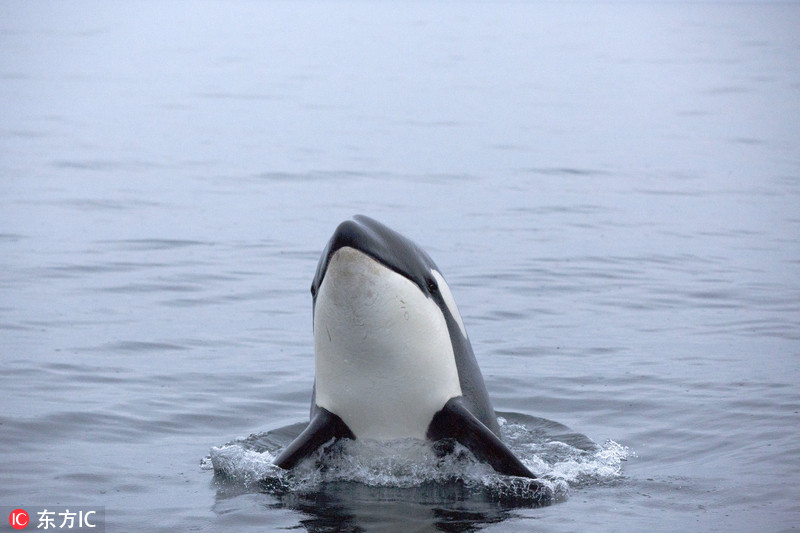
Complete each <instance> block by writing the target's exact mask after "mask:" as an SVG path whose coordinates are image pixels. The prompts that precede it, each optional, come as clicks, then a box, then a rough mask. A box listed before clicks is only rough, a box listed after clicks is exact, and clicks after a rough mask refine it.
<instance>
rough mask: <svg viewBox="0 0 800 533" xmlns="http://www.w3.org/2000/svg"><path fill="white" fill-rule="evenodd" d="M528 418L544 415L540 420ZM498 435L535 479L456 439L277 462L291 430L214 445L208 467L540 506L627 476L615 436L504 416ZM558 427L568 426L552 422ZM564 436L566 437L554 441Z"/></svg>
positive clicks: (369, 446) (293, 488) (243, 477)
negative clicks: (596, 437) (592, 435)
mask: <svg viewBox="0 0 800 533" xmlns="http://www.w3.org/2000/svg"><path fill="white" fill-rule="evenodd" d="M529 418H530V420H534V421H541V420H542V419H534V418H532V417H529ZM499 421H500V423H501V435H502V437H503V439H504V440H505V441H506V443H507V444H508V445H509V446H510V448H511V449H512V451H513V452H514V453H515V454H516V455H517V456H518V457H519V458H520V459H521V460H522V462H523V463H524V464H525V465H526V466H527V467H528V468H529V469H530V470H531V471H532V472H533V473H534V474H535V475H536V476H537V478H538V479H537V480H535V481H534V480H529V479H526V478H517V477H511V476H503V475H500V474H497V473H496V472H495V471H494V470H493V469H492V468H491V467H490V466H489V465H487V464H485V463H481V462H480V461H478V460H476V459H475V457H474V456H473V455H472V454H471V453H470V451H469V450H467V449H466V448H464V447H463V446H461V445H459V444H456V445H455V447H454V449H453V451H452V452H451V453H448V454H446V455H441V454H438V453H437V452H436V451H435V450H434V448H433V447H432V446H431V445H430V443H428V442H425V441H420V440H416V439H402V440H394V441H389V442H376V441H369V440H355V441H352V440H341V441H339V442H336V443H334V444H332V445H329V446H327V447H325V448H324V449H320V450H318V451H317V452H316V453H315V454H314V455H312V456H311V457H309V458H308V459H306V460H304V461H302V462H301V463H300V464H298V465H297V466H296V467H295V468H294V469H292V470H283V469H281V468H279V467H277V466H275V465H274V464H272V463H273V461H274V459H275V457H277V455H278V454H279V453H280V450H281V449H282V448H283V447H284V446H285V445H286V444H287V443H288V442H286V441H287V437H288V436H289V433H291V432H284V434H282V435H281V434H279V432H280V431H281V430H277V431H276V432H266V433H260V434H253V435H250V436H249V437H247V438H240V439H237V440H235V441H233V442H230V443H228V444H225V445H223V446H219V447H214V448H212V449H211V451H210V454H209V456H208V457H206V458H205V459H204V460H203V463H202V464H203V467H204V468H206V469H209V470H210V469H212V468H213V470H214V473H215V476H216V479H217V481H219V482H220V483H224V484H226V485H227V486H229V487H230V486H238V487H239V488H240V489H243V490H249V491H259V492H267V493H271V494H275V495H279V496H281V495H286V494H301V495H307V494H312V493H315V492H318V491H320V490H323V489H324V487H325V486H326V485H330V484H342V483H345V484H352V483H355V484H360V485H363V486H365V487H375V488H389V489H418V488H423V487H428V486H431V485H438V486H440V487H441V488H444V487H448V486H450V487H451V488H452V486H454V485H457V486H458V487H460V489H459V490H462V491H463V490H466V491H473V492H478V493H481V494H483V495H484V496H487V497H489V498H490V499H492V500H500V501H505V502H510V501H512V500H513V502H514V503H516V504H524V505H542V504H547V503H552V502H556V501H561V500H564V499H566V498H567V497H568V495H569V491H570V488H572V487H582V486H587V485H596V484H605V483H609V482H611V481H614V480H616V479H619V478H620V477H621V476H622V463H623V462H624V461H625V460H626V459H627V458H628V456H629V450H628V448H627V447H625V446H622V445H620V444H618V443H616V442H614V441H607V442H606V443H604V444H603V445H602V446H598V445H596V444H595V443H593V442H592V441H591V440H589V439H588V438H587V437H585V436H583V435H580V434H575V433H566V434H562V435H552V434H546V433H547V432H545V431H544V430H543V428H542V427H541V425H542V424H541V423H540V424H539V426H540V427H536V426H529V425H526V424H523V423H519V422H507V421H506V420H505V419H504V418H500V420H499ZM551 426H552V427H554V428H559V429H560V428H563V426H560V425H559V424H556V423H551ZM559 437H563V440H557V439H558V438H559Z"/></svg>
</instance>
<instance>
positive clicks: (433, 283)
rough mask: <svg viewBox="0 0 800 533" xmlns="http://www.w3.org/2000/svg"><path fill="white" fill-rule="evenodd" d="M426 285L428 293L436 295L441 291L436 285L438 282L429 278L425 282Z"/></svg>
mask: <svg viewBox="0 0 800 533" xmlns="http://www.w3.org/2000/svg"><path fill="white" fill-rule="evenodd" d="M425 284H426V285H427V286H428V291H430V292H431V293H434V292H436V291H438V290H439V285H437V284H436V280H434V279H433V278H428V279H426V280H425Z"/></svg>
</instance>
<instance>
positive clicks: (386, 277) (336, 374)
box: [314, 247, 461, 440]
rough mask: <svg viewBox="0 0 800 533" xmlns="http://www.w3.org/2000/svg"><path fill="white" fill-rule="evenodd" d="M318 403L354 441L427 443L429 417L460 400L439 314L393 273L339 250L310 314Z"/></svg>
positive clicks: (357, 254) (447, 335)
mask: <svg viewBox="0 0 800 533" xmlns="http://www.w3.org/2000/svg"><path fill="white" fill-rule="evenodd" d="M314 351H315V365H316V402H317V405H318V406H319V407H322V408H325V409H327V410H328V411H330V412H332V413H335V414H336V415H338V416H339V417H340V418H341V419H342V420H343V421H344V423H345V424H346V425H347V426H348V427H349V428H350V429H351V430H352V431H353V433H354V434H355V435H356V436H357V437H358V438H371V439H378V440H388V439H397V438H407V437H415V438H421V439H422V438H425V436H426V432H427V428H428V425H429V424H430V421H431V419H432V417H433V416H434V414H435V413H436V412H438V411H439V410H440V409H441V408H442V406H443V405H444V404H445V403H447V401H448V400H449V399H451V398H454V397H457V396H460V395H461V388H460V385H459V379H458V371H457V369H456V364H455V358H454V354H453V348H452V345H451V343H450V333H449V331H448V328H447V322H446V320H445V318H444V316H443V315H442V312H441V309H440V308H439V307H438V306H437V305H436V303H435V302H434V301H433V300H432V299H430V298H428V297H427V296H426V295H425V294H423V293H422V291H421V290H420V289H419V287H417V285H415V284H414V283H412V282H411V281H409V280H408V279H406V278H405V277H403V276H401V275H400V274H398V273H397V272H394V271H393V270H391V269H389V268H387V267H385V266H383V265H382V264H380V263H379V262H377V261H376V260H374V259H372V258H371V257H369V256H368V255H366V254H364V253H362V252H359V251H357V250H355V249H353V248H349V247H344V248H341V249H339V250H337V251H336V252H335V254H334V255H333V257H332V258H331V260H330V263H329V265H328V271H327V272H326V274H325V278H324V279H323V282H322V285H321V286H320V287H319V291H318V292H317V297H316V306H315V311H314Z"/></svg>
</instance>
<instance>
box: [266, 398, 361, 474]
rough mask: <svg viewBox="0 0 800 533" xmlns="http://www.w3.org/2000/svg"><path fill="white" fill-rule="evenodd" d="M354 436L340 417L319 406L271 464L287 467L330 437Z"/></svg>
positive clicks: (347, 437)
mask: <svg viewBox="0 0 800 533" xmlns="http://www.w3.org/2000/svg"><path fill="white" fill-rule="evenodd" d="M355 438H356V437H355V435H354V434H353V432H352V431H350V428H349V427H347V424H345V423H344V421H342V419H341V418H339V417H338V416H336V415H335V414H333V413H331V412H330V411H328V410H327V409H323V408H322V407H320V408H319V409H318V410H317V413H316V414H315V415H314V418H312V419H311V422H309V423H308V426H306V429H304V430H303V432H302V433H300V435H298V436H297V438H296V439H294V440H293V441H292V442H291V443H290V444H289V445H288V446H287V447H286V448H285V449H284V450H283V451H282V452H281V454H280V455H279V456H278V457H277V458H276V459H275V461H273V464H275V465H277V466H279V467H281V468H286V469H289V468H292V467H294V465H296V464H297V463H298V462H300V460H301V459H303V458H305V457H308V456H309V455H311V454H312V453H314V451H315V450H316V449H317V448H319V447H320V446H322V445H323V444H325V443H326V442H328V441H330V440H331V439H355Z"/></svg>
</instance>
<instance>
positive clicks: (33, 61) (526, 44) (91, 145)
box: [0, 1, 800, 531]
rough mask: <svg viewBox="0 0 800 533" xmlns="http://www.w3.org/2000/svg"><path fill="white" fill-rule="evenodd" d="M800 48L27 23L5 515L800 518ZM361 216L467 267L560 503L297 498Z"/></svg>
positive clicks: (345, 462) (10, 148)
mask: <svg viewBox="0 0 800 533" xmlns="http://www.w3.org/2000/svg"><path fill="white" fill-rule="evenodd" d="M797 28H800V6H798V4H797V3H788V2H787V3H770V2H753V3H728V2H713V3H695V2H672V3H649V2H647V3H645V2H639V3H637V2H631V3H599V2H598V3H580V2H578V3H549V2H491V3H472V2H466V3H462V2H458V3H456V2H446V1H441V2H392V3H388V2H349V1H343V2H313V1H311V2H269V3H266V2H264V3H262V2H246V1H237V2H214V1H206V2H182V1H178V2H168V3H159V2H137V3H125V2H90V1H66V2H38V1H33V2H28V1H8V2H4V3H3V4H2V5H0V52H1V53H0V102H2V103H1V104H0V341H1V343H0V363H2V366H1V368H2V374H0V375H1V376H2V395H0V449H2V455H0V473H1V474H2V476H1V477H0V479H1V480H2V481H0V504H2V506H3V509H6V508H9V509H19V508H22V509H27V511H28V512H29V513H30V514H31V517H32V519H33V520H34V522H35V519H36V516H37V515H36V512H38V511H41V510H42V509H45V508H48V509H50V510H53V509H59V510H63V509H65V508H67V507H69V508H71V509H73V510H75V511H77V510H82V509H85V510H88V509H99V510H102V511H104V517H105V524H106V529H107V530H108V531H138V530H148V531H176V530H200V531H216V530H236V531H264V530H274V529H280V528H299V529H306V530H309V531H320V530H326V531H328V530H337V529H339V530H353V529H358V528H361V529H363V530H379V531H393V530H403V531H408V530H412V529H413V530H420V531H428V530H451V531H452V530H475V529H482V528H485V529H487V530H491V531H526V530H537V531H538V530H542V531H590V530H591V531H603V530H605V531H636V530H651V531H672V530H676V529H677V530H697V531H710V530H725V531H727V530H737V531H781V530H790V529H793V528H796V527H797V524H798V523H800V506H798V503H797V502H798V501H799V500H800V492H799V491H798V485H799V484H800V463H799V462H798V457H800V445H799V444H798V440H797V435H798V428H800V418H798V417H799V416H800V415H798V411H800V391H799V390H798V383H800V365H799V364H798V357H800V150H799V149H798V146H800V69H799V68H798V66H799V65H800V32H798V31H797ZM355 213H364V214H367V215H370V216H373V217H375V218H377V219H379V220H381V221H383V222H384V223H386V224H388V225H389V226H391V227H393V228H394V229H396V230H398V231H400V232H401V233H403V234H405V235H407V236H408V237H410V238H412V239H413V240H415V241H416V242H418V243H419V244H420V245H421V246H422V247H423V248H425V249H426V250H427V251H428V252H429V253H430V254H431V256H432V257H433V258H434V259H435V260H436V262H437V263H438V265H439V267H440V268H441V270H442V272H443V274H444V276H445V277H446V278H447V280H448V283H449V284H450V286H451V288H452V289H453V292H454V296H455V299H456V301H457V303H458V305H459V308H460V311H461V314H462V315H463V318H464V322H465V325H466V328H467V331H468V332H469V335H470V338H471V340H472V344H473V347H474V349H475V352H476V355H477V359H478V362H479V364H480V366H481V369H482V371H483V375H484V378H485V380H486V384H487V388H488V390H489V393H490V395H491V397H492V399H493V402H494V405H495V407H496V409H497V410H498V411H500V412H501V414H502V415H503V416H504V417H507V418H506V422H505V425H504V431H505V433H504V438H506V440H507V441H508V442H509V443H510V445H512V446H513V447H514V449H515V451H516V452H517V453H518V454H519V455H520V457H521V458H522V459H523V460H524V461H525V462H526V464H527V465H528V466H529V467H531V468H533V469H534V470H535V471H536V472H537V473H539V474H540V475H541V477H542V479H544V480H545V481H546V482H547V483H549V484H550V485H549V486H550V488H551V489H552V491H553V495H555V496H556V497H555V498H554V501H553V502H552V503H551V504H550V505H544V506H541V505H538V504H537V502H536V501H534V499H532V498H531V497H530V493H529V492H526V490H527V488H526V486H524V485H520V482H519V480H516V481H515V480H514V479H512V478H503V477H502V476H495V477H492V472H490V471H486V470H482V468H483V467H485V465H480V464H479V463H476V462H474V461H471V460H470V458H469V457H468V456H467V457H466V458H464V457H463V456H465V455H468V454H461V458H460V459H459V456H456V457H455V458H454V459H453V460H452V461H451V462H448V463H446V464H442V463H441V462H440V461H439V458H437V457H435V456H431V455H430V453H429V452H430V450H429V449H428V448H425V447H422V448H420V447H419V446H418V445H414V443H395V445H394V447H391V446H390V447H389V448H388V449H387V448H384V447H382V446H381V445H376V444H374V443H372V444H370V443H364V444H363V447H361V448H358V447H357V448H356V449H352V448H350V449H345V450H343V451H342V453H341V454H340V455H339V460H340V462H339V463H335V464H334V465H333V466H331V465H327V466H326V469H324V470H320V469H316V468H309V467H308V465H306V466H305V467H304V468H307V470H305V471H301V472H295V473H294V474H292V475H293V476H294V477H291V478H286V477H285V476H287V475H290V474H282V473H275V471H274V470H272V468H273V467H272V466H271V464H270V457H271V456H272V455H271V454H272V453H273V452H277V449H279V447H280V446H281V443H282V442H285V440H284V441H281V440H280V439H278V440H273V441H271V442H272V444H271V446H273V448H270V447H269V446H261V447H258V446H256V445H255V444H257V443H261V444H263V443H264V442H265V439H268V436H270V435H273V436H274V435H276V432H277V434H278V435H280V434H281V433H280V431H281V429H282V428H286V427H287V426H288V427H292V426H294V425H295V424H298V423H302V422H304V421H306V420H307V417H308V406H309V405H308V404H309V400H310V393H311V387H312V383H313V379H314V376H313V368H314V365H313V342H312V337H311V297H310V294H309V291H308V289H309V286H310V282H311V278H312V276H313V274H314V270H315V268H316V262H317V260H318V257H319V253H320V252H321V250H322V247H323V246H324V244H325V242H326V241H327V239H328V237H329V236H330V234H331V233H332V232H333V230H334V229H335V227H336V225H337V224H338V223H339V222H340V221H341V220H343V219H345V218H347V217H350V216H352V215H353V214H355ZM514 417H517V418H514ZM295 427H296V426H295ZM554 428H563V429H558V430H556V429H554ZM570 439H573V440H570ZM589 443H593V444H594V446H595V447H593V448H592V447H590V445H589ZM275 446H277V447H278V448H275ZM359 446H361V445H359ZM376 446H377V448H376ZM581 446H583V447H581ZM270 450H272V451H270ZM215 463H216V465H215ZM215 466H217V468H216V469H215ZM311 466H312V467H313V466H315V465H311ZM437 476H440V477H437ZM265 480H266V483H265V482H264V481H265ZM504 487H505V489H504ZM2 523H6V522H5V517H3V522H2ZM56 525H58V524H56ZM6 527H9V526H6Z"/></svg>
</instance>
